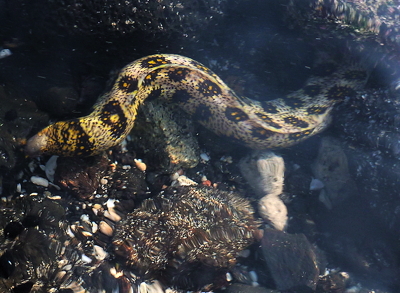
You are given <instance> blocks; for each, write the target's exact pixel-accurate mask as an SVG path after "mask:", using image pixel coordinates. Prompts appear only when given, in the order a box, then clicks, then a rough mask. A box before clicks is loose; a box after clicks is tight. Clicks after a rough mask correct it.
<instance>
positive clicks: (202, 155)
mask: <svg viewBox="0 0 400 293" xmlns="http://www.w3.org/2000/svg"><path fill="white" fill-rule="evenodd" d="M200 158H201V159H202V160H203V161H205V162H208V161H209V160H210V156H209V155H207V154H206V153H201V154H200Z"/></svg>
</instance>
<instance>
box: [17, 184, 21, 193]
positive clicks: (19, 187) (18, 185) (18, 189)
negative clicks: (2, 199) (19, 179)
mask: <svg viewBox="0 0 400 293" xmlns="http://www.w3.org/2000/svg"><path fill="white" fill-rule="evenodd" d="M21 190H22V186H21V183H18V184H17V192H18V193H21Z"/></svg>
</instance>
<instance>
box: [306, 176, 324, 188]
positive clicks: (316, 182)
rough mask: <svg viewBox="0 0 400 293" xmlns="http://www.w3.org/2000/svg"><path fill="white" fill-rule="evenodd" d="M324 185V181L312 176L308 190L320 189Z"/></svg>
mask: <svg viewBox="0 0 400 293" xmlns="http://www.w3.org/2000/svg"><path fill="white" fill-rule="evenodd" d="M324 187H325V185H324V183H323V182H322V181H321V180H319V179H317V178H313V179H312V180H311V182H310V190H321V189H322V188H324Z"/></svg>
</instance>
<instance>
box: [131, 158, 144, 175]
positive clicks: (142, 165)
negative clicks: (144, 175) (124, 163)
mask: <svg viewBox="0 0 400 293" xmlns="http://www.w3.org/2000/svg"><path fill="white" fill-rule="evenodd" d="M134 161H135V165H136V167H137V168H138V169H139V170H140V171H143V172H144V171H146V169H147V166H146V164H145V163H143V162H142V160H137V159H135V160H134Z"/></svg>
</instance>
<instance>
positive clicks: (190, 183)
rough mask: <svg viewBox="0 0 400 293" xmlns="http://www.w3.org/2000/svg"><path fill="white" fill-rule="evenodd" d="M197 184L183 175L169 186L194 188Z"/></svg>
mask: <svg viewBox="0 0 400 293" xmlns="http://www.w3.org/2000/svg"><path fill="white" fill-rule="evenodd" d="M195 185H197V182H195V181H193V180H192V179H190V178H188V177H186V176H185V175H182V176H179V177H178V179H176V180H175V181H173V182H172V183H171V186H195Z"/></svg>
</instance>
